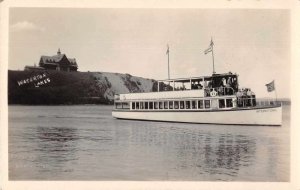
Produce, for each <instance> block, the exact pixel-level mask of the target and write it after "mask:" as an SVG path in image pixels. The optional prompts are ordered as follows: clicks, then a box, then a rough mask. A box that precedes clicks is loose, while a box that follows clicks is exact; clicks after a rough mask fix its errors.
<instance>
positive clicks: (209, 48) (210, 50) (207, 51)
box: [204, 39, 214, 54]
mask: <svg viewBox="0 0 300 190" xmlns="http://www.w3.org/2000/svg"><path fill="white" fill-rule="evenodd" d="M213 46H214V42H213V40H212V39H211V40H210V44H209V47H208V48H207V49H206V50H205V51H204V53H205V54H208V53H209V52H212V50H213Z"/></svg>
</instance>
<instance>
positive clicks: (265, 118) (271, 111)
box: [112, 106, 282, 125]
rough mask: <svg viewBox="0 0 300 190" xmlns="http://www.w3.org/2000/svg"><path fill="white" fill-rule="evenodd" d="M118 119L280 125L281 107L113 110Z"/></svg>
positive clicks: (113, 114)
mask: <svg viewBox="0 0 300 190" xmlns="http://www.w3.org/2000/svg"><path fill="white" fill-rule="evenodd" d="M112 116H113V117H115V118H118V119H132V120H149V121H167V122H187V123H207V124H238V125H281V123H282V107H281V106H278V107H265V108H261V107H254V108H253V107H252V108H244V109H231V110H161V111H160V110H153V111H152V110H145V111H143V110H139V111H132V110H113V112H112Z"/></svg>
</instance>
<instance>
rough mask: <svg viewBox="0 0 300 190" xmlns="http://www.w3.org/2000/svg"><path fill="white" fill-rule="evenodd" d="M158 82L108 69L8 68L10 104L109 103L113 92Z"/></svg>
mask: <svg viewBox="0 0 300 190" xmlns="http://www.w3.org/2000/svg"><path fill="white" fill-rule="evenodd" d="M155 84H157V82H156V81H155V80H153V79H146V78H141V77H136V76H131V75H130V74H120V73H108V72H58V71H47V72H45V71H8V103H9V104H31V105H42V104H46V105H49V104H89V103H91V104H111V103H113V98H114V95H115V94H120V93H129V92H150V91H153V90H155V89H156V85H155Z"/></svg>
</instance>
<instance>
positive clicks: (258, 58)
mask: <svg viewBox="0 0 300 190" xmlns="http://www.w3.org/2000/svg"><path fill="white" fill-rule="evenodd" d="M211 38H212V39H213V41H214V55H215V56H214V58H215V59H214V60H215V70H216V72H217V73H226V72H229V71H231V72H233V73H237V74H239V82H240V87H249V88H251V89H252V90H253V91H254V92H255V93H256V95H257V97H271V98H274V97H275V92H267V88H266V86H265V84H267V83H269V82H271V81H272V80H275V87H276V93H277V96H278V97H279V98H290V88H291V86H290V72H291V71H290V70H291V58H290V51H291V49H290V43H291V42H290V12H289V10H278V9H277V10H274V9H273V10H271V9H260V10H259V9H257V10H255V9H251V10H250V9H232V10H230V9H128V8H123V9H118V8H115V9H108V8H95V9H91V8H86V9H84V8H11V9H10V15H9V65H8V68H9V69H10V70H23V69H24V66H25V65H34V64H37V65H38V62H39V59H40V56H41V55H49V56H51V55H55V54H56V52H57V50H58V48H60V50H61V52H62V53H65V54H66V55H67V57H69V58H76V61H77V63H78V66H79V71H99V72H114V73H129V74H131V75H134V76H139V77H144V78H151V79H156V80H161V79H167V77H168V65H167V60H168V58H167V55H166V51H167V44H169V47H170V54H169V55H170V76H171V78H188V77H197V76H203V75H205V76H207V75H211V74H212V56H211V54H210V53H209V54H207V55H205V54H204V50H205V49H207V48H208V47H209V44H210V40H211Z"/></svg>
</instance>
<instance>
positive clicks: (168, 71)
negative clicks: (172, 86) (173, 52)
mask: <svg viewBox="0 0 300 190" xmlns="http://www.w3.org/2000/svg"><path fill="white" fill-rule="evenodd" d="M168 50H169V47H168ZM169 54H170V52H169V51H168V79H169V80H170V64H169Z"/></svg>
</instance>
